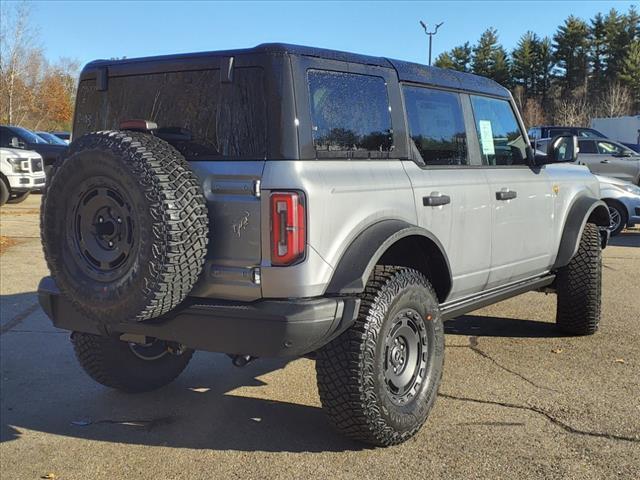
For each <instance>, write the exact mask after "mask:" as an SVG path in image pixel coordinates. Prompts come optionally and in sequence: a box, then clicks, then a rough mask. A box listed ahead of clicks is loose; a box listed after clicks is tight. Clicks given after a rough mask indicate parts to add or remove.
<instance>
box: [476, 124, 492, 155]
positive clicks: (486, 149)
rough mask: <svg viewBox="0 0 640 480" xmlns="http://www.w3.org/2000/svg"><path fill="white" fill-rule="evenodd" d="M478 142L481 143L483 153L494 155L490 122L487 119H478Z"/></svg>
mask: <svg viewBox="0 0 640 480" xmlns="http://www.w3.org/2000/svg"><path fill="white" fill-rule="evenodd" d="M478 123H479V124H480V143H481V144H482V153H483V154H484V155H495V154H496V150H495V148H494V146H493V132H492V131H491V122H490V121H489V120H480V122H478Z"/></svg>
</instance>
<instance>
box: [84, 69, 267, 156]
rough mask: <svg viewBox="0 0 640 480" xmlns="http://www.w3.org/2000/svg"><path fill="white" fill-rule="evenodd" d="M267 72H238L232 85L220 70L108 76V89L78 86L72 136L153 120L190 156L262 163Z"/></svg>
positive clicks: (87, 84)
mask: <svg viewBox="0 0 640 480" xmlns="http://www.w3.org/2000/svg"><path fill="white" fill-rule="evenodd" d="M263 77H264V75H263V70H262V69H261V68H257V67H249V68H236V69H234V71H233V81H232V82H230V83H221V82H220V71H219V70H217V69H216V70H200V71H185V72H165V73H153V74H144V75H131V76H126V77H110V78H109V80H108V89H107V90H106V91H96V89H95V81H94V80H85V81H82V82H80V86H79V87H78V99H77V102H76V116H75V124H74V137H75V138H78V137H79V136H80V135H82V134H84V133H87V132H91V131H97V130H113V129H118V127H119V124H120V122H122V121H123V120H131V119H144V120H151V121H153V122H155V123H157V124H158V134H159V136H160V137H162V138H165V139H166V140H167V141H169V142H170V143H171V144H172V145H174V146H175V147H176V148H177V149H178V150H179V151H180V152H181V153H182V154H183V155H185V156H186V157H187V158H189V159H191V160H194V159H197V158H198V157H209V158H211V157H213V158H216V157H221V158H254V159H263V158H265V156H266V150H267V130H266V126H267V115H266V110H267V109H266V100H265V92H264V78H263Z"/></svg>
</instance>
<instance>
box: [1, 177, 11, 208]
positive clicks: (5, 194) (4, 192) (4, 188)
mask: <svg viewBox="0 0 640 480" xmlns="http://www.w3.org/2000/svg"><path fill="white" fill-rule="evenodd" d="M9 195H10V190H9V185H7V182H5V181H4V180H3V179H2V178H0V206H2V205H4V204H5V203H7V200H9Z"/></svg>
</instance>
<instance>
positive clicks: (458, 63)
mask: <svg viewBox="0 0 640 480" xmlns="http://www.w3.org/2000/svg"><path fill="white" fill-rule="evenodd" d="M451 57H452V58H453V63H454V67H453V68H454V69H456V70H458V71H460V72H468V71H470V70H471V46H470V45H469V42H465V43H464V44H463V45H460V46H458V47H455V48H454V49H453V50H451Z"/></svg>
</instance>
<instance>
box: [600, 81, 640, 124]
mask: <svg viewBox="0 0 640 480" xmlns="http://www.w3.org/2000/svg"><path fill="white" fill-rule="evenodd" d="M632 106H633V96H632V95H631V92H630V91H629V89H628V88H627V87H625V86H624V85H622V84H621V83H620V82H611V83H609V84H608V85H607V87H606V88H605V89H604V91H603V92H602V95H600V98H599V102H598V105H597V106H596V108H595V114H596V116H598V117H620V116H623V115H629V114H630V113H631V108H632Z"/></svg>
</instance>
